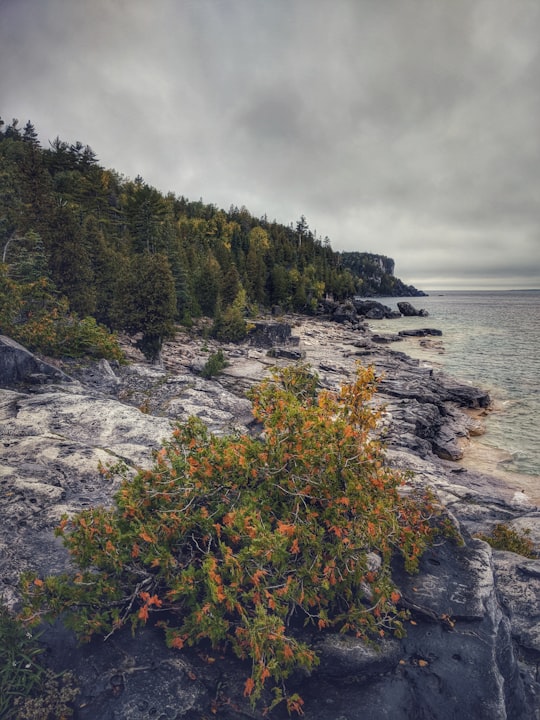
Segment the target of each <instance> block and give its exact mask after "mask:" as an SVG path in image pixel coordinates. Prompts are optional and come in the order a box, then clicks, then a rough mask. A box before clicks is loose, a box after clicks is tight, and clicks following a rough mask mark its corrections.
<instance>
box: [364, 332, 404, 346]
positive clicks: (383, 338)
mask: <svg viewBox="0 0 540 720" xmlns="http://www.w3.org/2000/svg"><path fill="white" fill-rule="evenodd" d="M400 340H403V338H402V337H401V336H400V335H395V334H394V335H379V334H378V333H375V334H374V335H372V336H371V341H372V342H374V343H379V344H380V345H390V344H391V343H395V342H399V341H400Z"/></svg>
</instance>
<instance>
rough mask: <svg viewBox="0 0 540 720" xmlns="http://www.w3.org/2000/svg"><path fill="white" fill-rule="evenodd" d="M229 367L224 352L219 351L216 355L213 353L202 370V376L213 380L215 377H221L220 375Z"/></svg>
mask: <svg viewBox="0 0 540 720" xmlns="http://www.w3.org/2000/svg"><path fill="white" fill-rule="evenodd" d="M227 365H228V363H227V361H226V360H225V355H224V354H223V350H218V351H217V352H215V353H212V355H210V357H209V358H208V360H207V361H206V363H205V364H204V367H203V369H202V370H201V375H202V376H203V377H204V378H211V377H214V375H219V373H220V372H221V371H222V370H223V369H224V368H226V367H227Z"/></svg>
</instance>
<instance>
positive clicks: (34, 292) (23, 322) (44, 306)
mask: <svg viewBox="0 0 540 720" xmlns="http://www.w3.org/2000/svg"><path fill="white" fill-rule="evenodd" d="M0 331H1V332H2V333H3V334H4V335H9V336H10V337H12V338H13V339H14V340H16V341H17V342H19V343H21V344H22V345H24V346H25V347H27V348H28V349H29V350H32V351H33V352H40V353H43V354H45V355H51V356H54V357H57V356H63V357H81V356H83V355H87V356H90V357H97V358H107V359H109V360H122V358H123V353H122V351H121V349H120V346H119V345H118V341H117V339H116V337H115V335H114V334H112V333H110V332H109V330H107V328H105V327H104V326H102V325H99V324H98V323H97V322H96V320H95V319H94V318H93V317H84V318H79V317H78V316H77V315H76V314H75V313H72V312H70V311H69V304H68V301H67V299H66V298H65V297H61V296H59V293H58V292H57V291H56V288H55V287H54V286H53V285H52V284H51V283H50V282H49V281H48V280H47V279H46V278H44V277H42V278H39V279H37V280H33V281H31V282H25V283H18V282H16V281H14V280H13V279H12V278H10V277H9V276H8V273H7V269H6V266H4V265H0Z"/></svg>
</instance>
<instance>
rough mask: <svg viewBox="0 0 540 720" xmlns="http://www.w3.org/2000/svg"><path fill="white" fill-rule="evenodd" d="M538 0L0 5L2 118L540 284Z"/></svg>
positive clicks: (197, 184) (450, 266)
mask: <svg viewBox="0 0 540 720" xmlns="http://www.w3.org/2000/svg"><path fill="white" fill-rule="evenodd" d="M538 37H540V4H539V3H538V2H537V0H514V1H513V2H512V3H508V2H507V0H441V1H440V2H436V3H434V2H433V1H432V0H386V1H385V2H380V0H332V1H331V0H273V1H272V2H267V1H266V0H227V2H224V1H222V0H183V2H176V1H175V0H155V1H154V2H152V3H149V2H146V1H145V0H114V1H112V0H94V2H92V3H84V2H73V1H72V0H0V68H1V70H0V93H1V94H0V97H1V98H2V107H1V108H0V112H1V113H2V116H3V117H4V118H7V119H8V120H9V119H10V118H11V117H12V116H13V115H15V116H17V117H19V118H20V119H21V121H25V120H26V119H31V120H32V121H33V122H34V124H35V125H36V127H37V129H38V131H39V132H40V136H41V138H42V141H43V142H45V143H46V142H47V140H48V139H52V138H54V137H55V136H56V135H60V137H61V138H62V139H65V140H68V141H74V140H76V139H80V140H82V141H83V142H85V143H89V144H90V145H91V146H92V147H93V148H94V150H95V151H96V152H97V154H98V156H99V158H100V160H101V162H102V163H103V164H105V165H106V166H109V167H114V168H116V169H117V170H119V171H121V172H124V173H125V174H126V175H128V176H130V177H134V176H135V175H137V174H141V175H142V176H143V177H144V178H145V179H146V180H147V182H149V183H151V184H153V185H155V186H156V187H158V188H159V189H161V190H163V191H165V192H166V191H173V192H175V193H177V194H183V195H186V196H188V197H190V198H193V199H198V198H199V197H203V199H204V200H205V201H207V202H214V203H215V204H216V205H218V206H222V207H225V208H228V206H229V205H230V204H235V205H239V206H240V205H246V206H247V207H248V209H249V210H250V211H251V212H252V213H254V214H256V215H262V214H265V213H266V214H267V215H268V217H269V218H270V219H273V218H276V219H277V220H279V221H281V222H285V223H288V222H290V221H295V220H296V219H298V217H299V216H300V215H301V214H304V215H306V217H307V219H308V222H309V224H310V226H311V228H312V229H316V230H317V232H318V233H319V234H320V235H321V236H323V237H324V236H326V235H328V236H329V237H330V239H331V241H332V245H333V247H334V248H335V249H339V250H368V251H373V252H380V253H382V254H385V255H388V256H391V257H393V258H394V259H395V260H396V272H397V274H398V275H399V276H400V277H402V278H403V279H404V280H406V281H407V282H411V283H415V284H417V285H420V286H423V287H437V286H438V287H441V288H443V287H444V288H451V287H461V286H465V287H510V286H512V287H532V286H534V287H539V286H540V209H539V208H540V204H539V202H538V198H539V196H540V133H539V132H538V129H539V128H538V118H539V117H540V83H539V82H538V77H539V71H540V56H539V45H538Z"/></svg>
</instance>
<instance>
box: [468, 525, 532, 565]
mask: <svg viewBox="0 0 540 720" xmlns="http://www.w3.org/2000/svg"><path fill="white" fill-rule="evenodd" d="M529 534H530V531H529V530H524V531H523V532H519V531H518V530H514V529H513V528H511V527H509V526H508V525H506V524H505V523H498V524H497V525H495V527H494V528H493V530H492V531H491V532H490V533H488V534H478V535H477V536H476V537H478V538H480V540H485V542H487V543H489V544H490V545H491V547H492V548H494V549H495V550H506V551H507V552H513V553H517V554H518V555H523V556H524V557H528V558H533V557H536V552H535V549H534V543H533V541H532V540H531V539H530V537H529Z"/></svg>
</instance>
